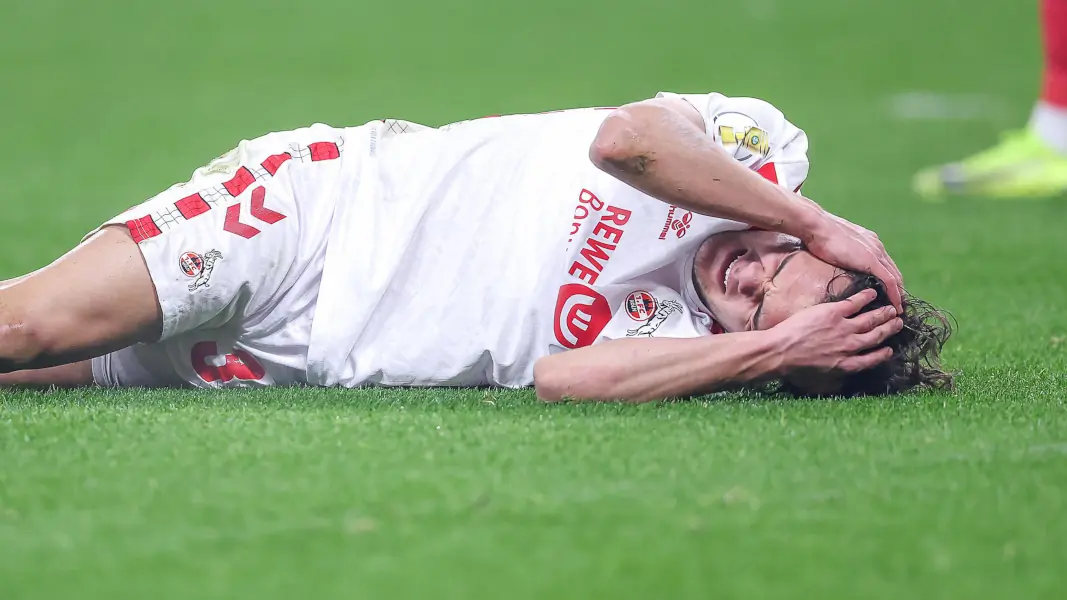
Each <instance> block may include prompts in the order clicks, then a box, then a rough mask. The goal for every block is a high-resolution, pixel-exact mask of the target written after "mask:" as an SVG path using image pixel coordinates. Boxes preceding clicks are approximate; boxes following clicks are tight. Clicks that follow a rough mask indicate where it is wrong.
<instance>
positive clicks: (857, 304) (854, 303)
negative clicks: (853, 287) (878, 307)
mask: <svg viewBox="0 0 1067 600" xmlns="http://www.w3.org/2000/svg"><path fill="white" fill-rule="evenodd" d="M877 297H878V292H876V291H874V290H872V289H869V288H868V289H866V290H861V291H859V292H858V293H856V294H853V295H852V296H849V297H848V298H846V299H844V300H842V301H841V302H838V303H837V304H838V307H839V309H840V311H841V312H840V314H841V315H842V316H844V317H851V316H852V315H854V314H856V313H858V312H859V311H861V310H863V307H864V306H867V305H868V304H870V303H871V302H872V301H873V300H874V299H875V298H877Z"/></svg>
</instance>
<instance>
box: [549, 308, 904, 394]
mask: <svg viewBox="0 0 1067 600" xmlns="http://www.w3.org/2000/svg"><path fill="white" fill-rule="evenodd" d="M875 296H876V294H875V293H874V291H873V290H864V291H863V292H860V293H859V294H856V295H855V296H853V297H851V298H849V299H847V300H844V301H841V302H834V303H827V304H819V305H817V306H813V307H810V308H808V309H806V310H804V311H801V312H799V313H797V314H796V315H794V316H793V317H791V318H790V319H787V320H786V321H784V322H783V323H781V324H780V325H778V326H777V327H774V328H772V329H768V330H765V331H747V332H739V333H726V334H721V335H715V336H708V337H701V338H694V339H665V338H664V339H618V340H609V341H606V342H604V343H602V344H598V345H596V346H590V347H587V348H580V349H577V350H571V351H570V352H565V353H562V354H556V355H552V356H547V357H544V358H542V359H541V360H540V361H538V363H537V365H536V367H535V370H534V382H535V386H536V388H537V396H538V397H539V398H541V399H542V400H546V401H559V400H564V399H573V400H609V401H610V400H622V401H631V402H640V401H647V400H654V399H662V398H684V397H689V396H694V395H698V394H707V393H712V392H718V391H722V390H726V389H731V388H736V387H739V386H745V385H753V384H758V383H761V382H767V381H772V380H778V379H785V380H789V379H791V378H792V379H795V380H797V381H803V382H804V383H805V384H808V387H809V389H810V387H811V386H810V383H808V382H810V381H812V380H813V379H815V380H816V381H818V382H819V384H820V385H823V386H825V388H824V390H825V391H827V392H832V391H833V388H832V381H833V379H834V378H835V377H839V376H844V375H847V374H851V373H859V372H862V371H865V370H868V369H871V368H872V367H875V366H877V365H878V364H880V363H882V362H884V361H886V360H888V359H889V358H891V357H892V355H893V352H892V350H891V349H889V348H885V347H881V348H879V346H881V345H882V344H883V343H884V342H885V340H886V339H888V338H889V337H890V336H892V335H894V334H896V333H898V332H900V330H901V328H902V327H903V321H902V320H901V319H899V318H897V317H896V310H895V309H894V308H893V307H891V306H887V307H883V308H881V309H878V310H874V311H870V312H867V313H863V314H859V315H857V314H856V313H858V312H859V311H860V310H861V309H862V308H863V307H864V306H865V305H866V304H867V303H868V302H870V301H872V300H874V299H875ZM812 374H818V375H819V377H817V378H812V377H811V375H812ZM824 390H818V389H811V390H810V391H812V392H816V393H818V392H821V391H824Z"/></svg>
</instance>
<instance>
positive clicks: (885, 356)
mask: <svg viewBox="0 0 1067 600" xmlns="http://www.w3.org/2000/svg"><path fill="white" fill-rule="evenodd" d="M890 358H893V350H892V348H879V349H877V350H875V351H874V352H868V353H867V354H860V355H858V356H853V357H850V358H847V359H845V360H843V361H841V364H839V365H838V369H839V370H841V371H844V372H846V373H859V372H860V371H866V370H867V369H873V368H874V367H877V366H878V365H880V364H882V363H884V362H885V361H887V360H889V359H890Z"/></svg>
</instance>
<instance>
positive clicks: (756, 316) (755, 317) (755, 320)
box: [748, 246, 803, 331]
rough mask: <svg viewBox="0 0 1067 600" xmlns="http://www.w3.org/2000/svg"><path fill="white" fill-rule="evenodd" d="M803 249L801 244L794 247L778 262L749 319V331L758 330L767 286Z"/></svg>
mask: <svg viewBox="0 0 1067 600" xmlns="http://www.w3.org/2000/svg"><path fill="white" fill-rule="evenodd" d="M802 249H803V248H802V247H799V246H797V247H794V249H793V250H792V251H790V252H789V254H786V255H785V256H783V257H782V260H780V261H779V262H778V266H777V267H776V268H775V269H774V274H773V275H771V278H770V280H768V284H767V287H765V288H764V290H763V291H762V292H761V293H760V299H759V304H758V305H757V306H756V311H755V312H754V313H753V314H752V319H751V320H750V321H749V325H748V330H749V331H756V330H758V329H759V320H760V315H761V314H762V313H763V305H764V303H765V302H766V300H767V288H768V287H772V286H773V285H774V278H775V277H778V274H779V273H781V272H782V269H783V268H785V265H786V264H787V263H788V262H789V261H790V259H792V258H793V257H794V256H796V255H797V254H798V253H799V252H800V251H801V250H802Z"/></svg>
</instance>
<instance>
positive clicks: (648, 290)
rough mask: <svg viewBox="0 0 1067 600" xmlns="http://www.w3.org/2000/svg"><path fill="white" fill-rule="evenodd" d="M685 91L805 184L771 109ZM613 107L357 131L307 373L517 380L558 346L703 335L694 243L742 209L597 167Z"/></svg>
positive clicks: (741, 155) (739, 148) (708, 116)
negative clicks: (682, 198)
mask: <svg viewBox="0 0 1067 600" xmlns="http://www.w3.org/2000/svg"><path fill="white" fill-rule="evenodd" d="M683 97H684V98H685V99H686V100H688V101H689V102H690V103H692V104H693V106H695V107H696V108H697V109H698V110H699V111H700V113H701V115H702V116H703V117H704V119H705V122H706V125H707V130H708V132H709V135H711V136H713V137H714V138H715V139H716V140H718V141H720V142H721V143H722V144H723V146H724V147H725V148H726V149H727V151H729V152H730V153H732V154H733V155H734V157H735V158H736V159H737V160H739V161H740V162H742V164H745V165H746V166H748V167H749V168H751V169H754V170H757V171H760V172H761V173H763V174H764V175H765V176H766V177H768V178H770V179H772V180H774V181H776V182H777V183H779V184H782V185H786V186H788V187H789V188H790V189H799V187H800V185H801V184H802V183H803V181H804V178H805V177H806V176H807V170H808V164H807V158H806V152H807V140H806V137H805V136H804V134H803V132H801V131H800V130H799V129H797V128H796V127H794V126H793V125H791V124H790V123H789V122H788V121H786V120H785V118H784V117H783V116H782V113H781V112H779V111H778V110H776V109H774V108H773V107H772V106H771V105H769V104H767V103H766V102H763V101H761V100H754V99H747V98H735V99H729V98H726V97H724V96H722V95H719V94H708V95H695V96H683ZM609 112H610V111H609V110H606V109H580V110H568V111H562V112H556V113H548V114H539V115H517V116H508V117H496V118H488V119H480V120H476V121H469V122H465V123H461V124H457V125H453V126H448V127H443V128H441V129H439V130H423V131H419V132H417V133H412V134H409V135H400V136H396V137H391V138H388V139H379V140H374V139H370V140H368V141H367V157H368V160H366V161H365V163H364V176H363V178H362V182H363V183H361V186H360V190H359V193H358V194H357V197H356V198H355V199H353V200H352V201H350V202H348V203H345V204H344V205H342V206H341V207H339V212H338V214H337V217H336V219H335V226H334V229H333V232H332V233H331V241H330V247H329V250H328V252H327V256H326V264H325V268H324V272H323V285H322V289H321V292H320V297H319V305H318V316H317V317H316V319H315V325H314V329H313V334H312V337H311V344H310V351H309V364H308V378H309V381H310V382H311V383H315V384H320V385H358V384H362V383H367V382H372V383H381V384H386V385H452V386H468V385H483V384H497V385H505V386H524V385H529V384H531V383H532V381H533V365H534V362H535V361H536V360H537V359H538V358H540V357H542V356H544V355H546V354H548V353H550V352H553V351H559V350H565V349H571V348H578V347H581V346H587V345H590V344H593V343H596V342H597V341H598V340H602V339H609V338H620V337H627V336H629V337H638V336H645V337H651V336H667V337H694V336H699V335H708V334H709V333H710V332H711V331H712V330H713V328H714V324H713V323H712V322H711V317H710V315H709V314H708V311H707V309H706V308H703V307H702V306H701V305H700V301H699V299H698V298H697V295H696V293H695V291H694V289H693V285H692V281H691V277H690V273H691V270H692V268H691V261H692V258H693V255H694V254H695V252H696V249H697V248H698V246H699V245H700V243H701V241H703V240H704V239H706V238H707V236H708V235H711V234H713V233H716V232H720V231H726V230H730V229H738V228H743V227H745V225H743V224H740V223H735V222H731V221H725V220H722V219H715V218H710V217H705V216H702V215H694V214H692V213H690V212H688V211H686V210H683V209H680V208H677V207H673V206H668V205H667V204H664V203H663V202H660V201H658V200H656V199H654V198H651V197H649V196H647V195H645V194H642V193H641V192H638V191H637V190H635V189H633V188H631V187H629V186H627V185H625V184H623V183H622V182H620V181H618V180H616V179H614V178H613V177H611V176H609V175H607V174H605V173H603V172H601V171H600V170H598V169H597V168H596V167H595V166H593V164H592V163H591V162H590V161H589V158H588V154H589V146H590V144H591V142H592V140H593V138H594V137H595V135H596V132H597V130H598V129H599V127H600V125H601V123H602V122H603V120H604V118H605V117H606V116H607V115H608V114H609ZM372 137H373V136H372Z"/></svg>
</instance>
